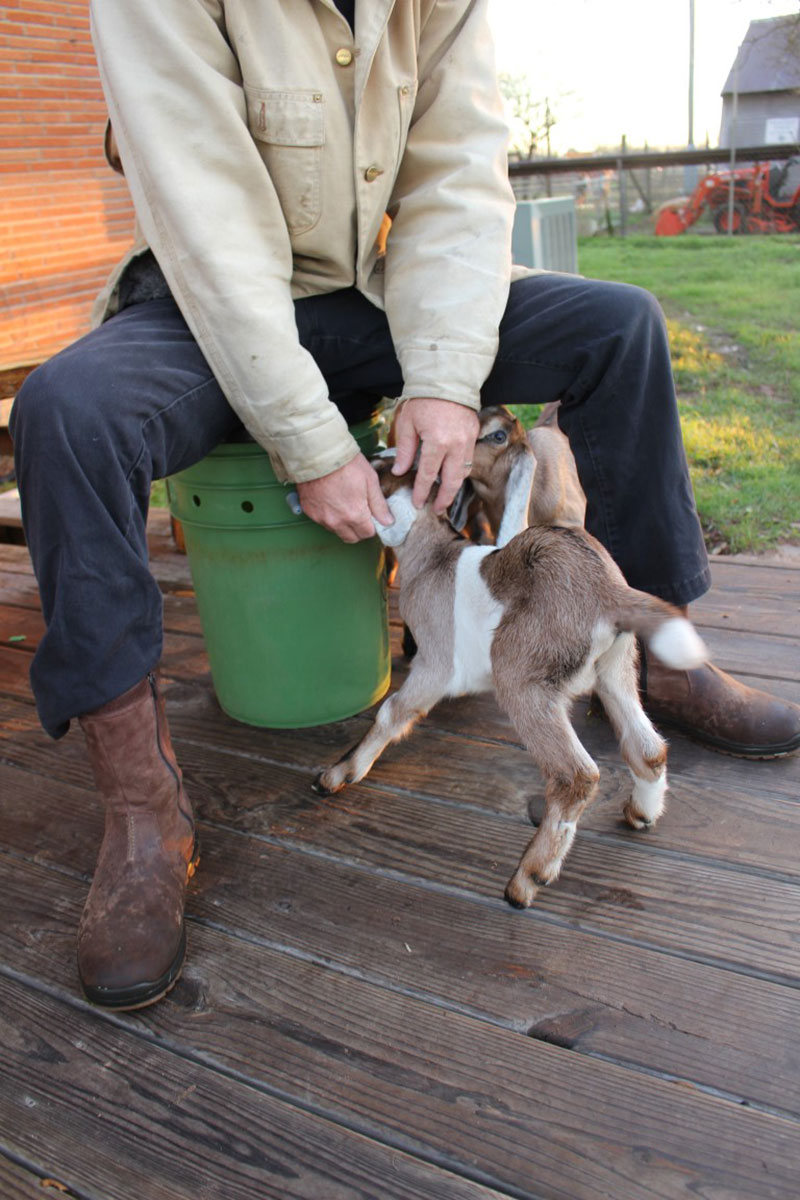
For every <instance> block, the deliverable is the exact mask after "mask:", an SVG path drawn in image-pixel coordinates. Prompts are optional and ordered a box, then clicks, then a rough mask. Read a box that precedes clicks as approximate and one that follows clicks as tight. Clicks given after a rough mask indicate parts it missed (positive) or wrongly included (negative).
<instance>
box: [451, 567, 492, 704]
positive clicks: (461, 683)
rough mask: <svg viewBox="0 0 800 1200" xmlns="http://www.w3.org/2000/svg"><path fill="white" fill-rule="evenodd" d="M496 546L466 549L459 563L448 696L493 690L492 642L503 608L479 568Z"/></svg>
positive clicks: (456, 579) (455, 590)
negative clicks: (451, 668)
mask: <svg viewBox="0 0 800 1200" xmlns="http://www.w3.org/2000/svg"><path fill="white" fill-rule="evenodd" d="M494 550H495V548H494V546H467V547H466V549H464V550H462V551H461V554H460V555H459V557H458V562H457V563H456V577H455V587H454V589H453V670H452V674H451V676H450V679H449V681H448V684H447V691H446V693H445V695H448V696H464V695H469V694H472V693H474V692H489V691H492V690H493V689H494V682H493V679H492V657H491V652H492V641H493V640H494V635H495V630H496V629H497V626H498V625H499V624H500V619H501V617H502V615H503V611H504V609H503V605H502V604H500V603H498V601H497V600H495V598H494V597H493V596H492V593H491V592H490V591H489V589H488V587H487V586H486V583H485V582H484V580H483V579H482V577H481V574H480V567H481V563H482V562H483V560H484V558H485V557H486V555H487V554H493V553H494Z"/></svg>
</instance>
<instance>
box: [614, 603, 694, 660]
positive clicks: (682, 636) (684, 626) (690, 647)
mask: <svg viewBox="0 0 800 1200" xmlns="http://www.w3.org/2000/svg"><path fill="white" fill-rule="evenodd" d="M617 621H618V622H619V625H620V627H621V628H622V629H626V630H629V631H630V632H631V633H635V634H637V635H638V636H639V637H640V638H641V639H642V640H643V641H644V643H645V645H646V646H647V648H648V650H650V651H652V653H653V654H655V656H656V658H658V659H660V660H661V662H662V663H664V665H665V666H667V667H672V668H673V669H674V670H681V671H687V670H691V669H692V668H693V667H699V666H702V664H703V663H704V662H705V661H706V660H707V659H708V657H709V654H708V650H707V649H706V646H705V645H704V643H703V640H702V638H701V637H700V636H699V634H698V633H697V631H696V629H695V627H694V625H692V623H691V621H687V619H686V617H684V616H683V614H682V613H681V612H680V610H679V609H677V608H673V607H672V605H671V604H667V603H666V602H665V601H664V600H659V599H657V597H655V596H648V595H647V593H646V592H639V591H637V590H636V589H635V588H629V589H628V592H627V595H626V597H625V600H624V601H623V603H622V604H621V605H620V609H619V611H618V613H617Z"/></svg>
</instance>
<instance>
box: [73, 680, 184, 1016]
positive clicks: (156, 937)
mask: <svg viewBox="0 0 800 1200" xmlns="http://www.w3.org/2000/svg"><path fill="white" fill-rule="evenodd" d="M80 725H81V728H82V729H83V732H84V734H85V735H86V744H87V747H88V751H89V759H90V762H91V765H92V770H93V772H94V778H95V783H96V784H97V789H98V791H99V792H100V795H101V797H102V798H103V801H104V803H105V808H106V826H105V835H104V837H103V843H102V845H101V847H100V854H99V857H98V860H97V868H96V870H95V874H94V880H93V882H92V886H91V889H90V891H89V896H88V899H87V901H86V906H85V908H84V910H83V915H82V917H81V922H80V927H79V930H78V973H79V975H80V980H81V984H82V986H83V990H84V992H85V993H86V996H87V997H88V999H89V1000H91V1001H93V1003H95V1004H102V1005H104V1006H106V1007H107V1008H116V1009H130V1008H142V1007H143V1006H144V1005H146V1004H152V1003H153V1001H155V1000H158V999H159V998H160V997H161V996H163V995H165V994H166V992H168V991H169V990H170V988H171V987H172V986H173V985H174V984H175V983H176V982H177V979H178V976H179V975H180V972H181V967H182V966H183V960H184V956H185V954H186V931H185V929H184V923H183V903H184V895H185V891H186V882H187V880H188V879H189V877H190V876H191V875H192V874H193V873H194V869H195V866H196V864H197V857H198V855H197V844H196V838H195V829H194V818H193V816H192V809H191V805H190V804H189V801H188V799H187V797H186V794H185V792H184V790H183V783H182V776H181V771H180V768H179V766H178V764H177V762H176V761H175V753H174V751H173V749H172V742H171V740H170V736H169V729H168V727H167V719H166V713H165V711H164V701H163V698H162V697H161V696H160V694H159V691H158V687H157V684H156V678H155V676H154V675H152V674H151V675H148V676H147V678H146V679H143V680H142V681H141V683H138V684H136V686H135V687H133V688H131V689H130V691H127V692H125V693H124V694H123V695H122V696H119V697H117V699H116V700H112V701H111V703H110V704H106V705H104V706H103V707H102V708H99V709H97V710H96V711H95V712H92V713H87V714H86V715H85V716H82V717H81V718H80Z"/></svg>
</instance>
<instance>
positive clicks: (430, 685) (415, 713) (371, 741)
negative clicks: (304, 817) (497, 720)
mask: <svg viewBox="0 0 800 1200" xmlns="http://www.w3.org/2000/svg"><path fill="white" fill-rule="evenodd" d="M438 676H439V672H436V677H434V674H433V672H429V671H428V670H427V669H426V668H425V666H424V664H423V663H422V662H421V660H420V659H419V658H416V659H415V660H414V665H413V666H412V668H411V671H410V673H409V676H408V679H407V680H406V681H405V683H404V684H403V686H402V687H401V688H400V689H399V691H397V692H395V693H394V695H392V696H389V698H388V699H387V700H384V702H383V704H382V705H381V706H380V708H379V709H378V712H377V715H376V717H375V720H374V721H373V723H372V725H371V727H370V728H369V729H368V730H367V732H366V733H365V735H364V737H363V738H362V739H361V741H360V742H358V743H357V744H356V745H355V746H354V747H353V748H352V750H348V751H347V753H346V754H345V755H344V756H343V757H342V758H340V759H339V761H338V762H336V763H334V764H333V766H331V767H327V768H326V769H325V770H324V771H322V772H321V773H320V774H319V775H318V776H317V779H316V781H315V783H314V791H315V792H319V794H320V795H321V796H329V795H330V794H331V793H332V792H338V791H341V789H342V788H343V787H344V786H345V784H348V783H358V781H359V780H360V779H363V778H364V776H365V775H366V774H367V772H368V771H369V769H370V768H371V766H372V764H373V763H374V762H375V760H376V759H377V758H378V757H379V756H380V755H381V754H382V753H383V751H384V750H385V749H386V747H387V746H388V745H389V744H390V743H391V742H397V741H399V740H400V739H401V738H403V737H406V736H407V735H408V734H409V733H410V732H411V730H412V729H413V728H414V726H415V725H416V723H417V721H419V720H420V719H421V718H422V717H424V716H425V715H426V714H427V713H428V712H429V711H430V710H431V709H432V708H433V706H434V704H436V702H437V701H438V700H441V698H442V696H443V695H444V689H443V688H442V687H441V684H440V682H439V679H438Z"/></svg>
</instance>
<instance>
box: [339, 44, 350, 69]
mask: <svg viewBox="0 0 800 1200" xmlns="http://www.w3.org/2000/svg"><path fill="white" fill-rule="evenodd" d="M336 61H337V63H338V64H339V66H340V67H349V66H350V63H351V62H352V61H353V51H352V50H348V48H347V46H341V47H340V48H339V49H338V50H337V51H336Z"/></svg>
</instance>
